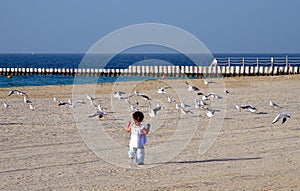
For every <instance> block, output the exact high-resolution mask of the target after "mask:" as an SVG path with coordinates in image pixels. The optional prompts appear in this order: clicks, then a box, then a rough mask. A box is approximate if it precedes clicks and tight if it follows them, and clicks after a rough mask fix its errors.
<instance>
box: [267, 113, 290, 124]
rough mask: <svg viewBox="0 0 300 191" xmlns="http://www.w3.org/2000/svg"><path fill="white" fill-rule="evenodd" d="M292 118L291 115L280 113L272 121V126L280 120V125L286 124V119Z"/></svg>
mask: <svg viewBox="0 0 300 191" xmlns="http://www.w3.org/2000/svg"><path fill="white" fill-rule="evenodd" d="M292 116H293V115H292V114H289V113H287V112H282V113H280V114H278V115H277V116H276V117H275V119H274V120H273V121H272V124H274V123H276V122H277V121H279V120H280V119H282V122H281V124H283V123H285V122H286V120H287V118H291V117H292Z"/></svg>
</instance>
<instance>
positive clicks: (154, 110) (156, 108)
mask: <svg viewBox="0 0 300 191" xmlns="http://www.w3.org/2000/svg"><path fill="white" fill-rule="evenodd" d="M149 109H150V111H149V115H150V117H155V116H156V112H158V111H159V110H161V106H160V105H159V104H157V105H156V107H155V108H153V109H151V104H150V103H149Z"/></svg>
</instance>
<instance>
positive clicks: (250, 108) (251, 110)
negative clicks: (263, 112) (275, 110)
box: [235, 105, 257, 113]
mask: <svg viewBox="0 0 300 191" xmlns="http://www.w3.org/2000/svg"><path fill="white" fill-rule="evenodd" d="M235 108H236V109H237V110H239V111H241V110H242V109H245V110H248V111H250V112H251V113H255V112H256V111H257V109H256V108H255V107H253V106H252V105H242V106H239V105H235Z"/></svg>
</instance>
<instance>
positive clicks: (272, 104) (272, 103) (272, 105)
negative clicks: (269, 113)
mask: <svg viewBox="0 0 300 191" xmlns="http://www.w3.org/2000/svg"><path fill="white" fill-rule="evenodd" d="M270 106H271V107H275V106H277V107H279V105H277V104H276V103H274V102H273V101H272V100H270Z"/></svg>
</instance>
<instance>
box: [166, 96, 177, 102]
mask: <svg viewBox="0 0 300 191" xmlns="http://www.w3.org/2000/svg"><path fill="white" fill-rule="evenodd" d="M167 99H168V102H169V103H173V102H175V101H176V100H175V99H173V98H172V97H171V96H168V98H167Z"/></svg>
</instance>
